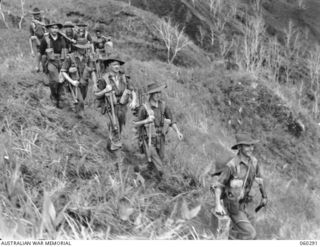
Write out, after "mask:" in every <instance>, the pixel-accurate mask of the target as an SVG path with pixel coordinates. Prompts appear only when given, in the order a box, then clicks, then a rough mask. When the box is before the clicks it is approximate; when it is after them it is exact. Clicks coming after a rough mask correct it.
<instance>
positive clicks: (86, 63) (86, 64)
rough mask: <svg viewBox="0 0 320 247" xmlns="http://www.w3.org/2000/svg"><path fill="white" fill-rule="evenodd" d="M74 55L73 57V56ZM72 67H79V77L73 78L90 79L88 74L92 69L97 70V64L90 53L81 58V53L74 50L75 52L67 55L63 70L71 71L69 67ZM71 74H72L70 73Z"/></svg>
mask: <svg viewBox="0 0 320 247" xmlns="http://www.w3.org/2000/svg"><path fill="white" fill-rule="evenodd" d="M71 56H73V59H72V58H71ZM71 67H75V68H77V72H78V76H79V78H72V79H80V78H82V79H89V78H88V76H89V75H90V73H91V72H92V71H94V70H95V65H94V62H93V61H92V59H91V58H90V56H89V55H87V54H86V55H84V56H83V58H82V59H81V57H80V55H79V53H77V52H74V53H73V54H69V55H67V58H66V59H65V61H64V63H63V65H62V68H61V72H66V73H69V69H70V68H71ZM70 76H71V75H70Z"/></svg>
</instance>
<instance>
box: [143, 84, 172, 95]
mask: <svg viewBox="0 0 320 247" xmlns="http://www.w3.org/2000/svg"><path fill="white" fill-rule="evenodd" d="M166 87H167V84H160V83H158V82H153V83H151V84H149V85H148V86H147V93H146V94H151V93H157V92H161V91H162V90H163V89H165V88H166Z"/></svg>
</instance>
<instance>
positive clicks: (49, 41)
mask: <svg viewBox="0 0 320 247" xmlns="http://www.w3.org/2000/svg"><path fill="white" fill-rule="evenodd" d="M50 26H53V25H52V24H51V25H50ZM59 27H60V28H61V27H62V25H61V24H59ZM65 52H66V42H65V39H64V38H63V36H62V35H60V34H58V35H57V37H56V38H53V36H52V35H51V34H49V35H48V36H47V37H45V38H44V39H42V41H41V44H40V54H41V55H42V57H43V64H46V65H45V67H46V69H45V70H46V72H47V75H48V78H49V86H50V90H51V96H50V97H51V100H52V101H53V103H54V104H56V105H57V106H59V101H60V96H61V94H62V90H63V87H62V84H61V83H59V72H60V69H61V66H62V63H63V60H64V59H65ZM45 60H46V62H44V61H45Z"/></svg>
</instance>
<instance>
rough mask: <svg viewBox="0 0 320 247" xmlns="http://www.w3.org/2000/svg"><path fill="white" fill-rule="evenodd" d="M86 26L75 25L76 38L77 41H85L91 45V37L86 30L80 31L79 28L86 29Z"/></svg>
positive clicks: (82, 24)
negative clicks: (76, 30) (76, 29)
mask: <svg viewBox="0 0 320 247" xmlns="http://www.w3.org/2000/svg"><path fill="white" fill-rule="evenodd" d="M87 26H88V25H87V24H85V23H83V22H81V23H79V24H77V28H79V29H78V32H77V38H78V39H86V40H87V41H88V42H89V43H92V37H91V35H90V33H89V32H88V31H87V30H84V29H80V28H86V27H87Z"/></svg>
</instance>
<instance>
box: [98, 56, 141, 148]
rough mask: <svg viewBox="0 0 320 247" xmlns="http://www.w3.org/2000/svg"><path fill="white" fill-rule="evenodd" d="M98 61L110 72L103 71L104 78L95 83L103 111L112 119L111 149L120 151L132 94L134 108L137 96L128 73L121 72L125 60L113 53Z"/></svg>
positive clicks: (109, 125) (110, 124) (110, 129)
mask: <svg viewBox="0 0 320 247" xmlns="http://www.w3.org/2000/svg"><path fill="white" fill-rule="evenodd" d="M98 61H101V62H103V63H104V65H105V67H107V69H108V70H109V72H107V73H102V79H100V80H98V83H97V84H94V92H95V96H96V97H97V98H98V99H99V101H100V106H101V113H102V114H105V113H107V114H108V117H109V119H110V121H109V124H108V127H109V134H110V140H111V147H110V149H111V151H118V150H120V149H121V147H122V141H121V133H122V130H123V127H124V125H125V123H126V114H127V109H128V108H127V105H128V104H129V98H130V96H132V100H131V102H130V104H129V107H130V108H131V109H132V108H135V107H136V104H137V103H136V101H137V96H136V93H135V91H134V87H133V86H132V84H131V83H130V82H129V81H128V80H127V77H126V75H125V74H124V73H122V72H120V66H121V65H123V64H124V63H125V62H124V61H122V60H121V59H120V58H119V56H118V55H116V54H113V55H111V56H110V57H109V58H99V59H98Z"/></svg>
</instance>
